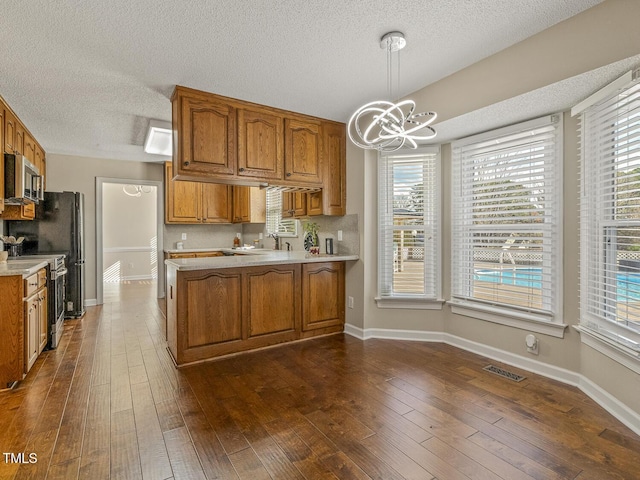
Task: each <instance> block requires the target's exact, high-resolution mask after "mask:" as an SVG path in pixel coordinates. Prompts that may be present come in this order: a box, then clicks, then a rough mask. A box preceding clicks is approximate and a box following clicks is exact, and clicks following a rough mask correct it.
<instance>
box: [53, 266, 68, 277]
mask: <svg viewBox="0 0 640 480" xmlns="http://www.w3.org/2000/svg"><path fill="white" fill-rule="evenodd" d="M66 274H67V269H66V268H63V269H61V270H54V271H53V272H51V280H56V279H57V278H58V277H63V276H65V275H66Z"/></svg>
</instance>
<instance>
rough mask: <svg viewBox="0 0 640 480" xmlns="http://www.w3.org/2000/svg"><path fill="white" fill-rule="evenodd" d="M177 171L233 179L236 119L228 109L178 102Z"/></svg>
mask: <svg viewBox="0 0 640 480" xmlns="http://www.w3.org/2000/svg"><path fill="white" fill-rule="evenodd" d="M181 134H182V136H181V138H180V141H181V142H183V143H182V145H181V153H182V159H181V160H182V163H181V166H180V168H181V170H183V171H185V172H189V171H195V172H203V173H215V174H228V175H234V174H235V172H236V152H235V135H236V117H235V109H234V108H233V107H231V106H229V105H224V104H218V103H214V102H208V101H204V100H199V99H192V98H188V97H186V98H183V99H182V129H181Z"/></svg>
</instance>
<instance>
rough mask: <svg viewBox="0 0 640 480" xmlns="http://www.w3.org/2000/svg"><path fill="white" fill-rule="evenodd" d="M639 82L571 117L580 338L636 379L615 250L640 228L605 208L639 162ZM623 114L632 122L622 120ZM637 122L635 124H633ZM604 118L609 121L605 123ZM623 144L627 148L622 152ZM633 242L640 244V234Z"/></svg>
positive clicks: (636, 341) (623, 81)
mask: <svg viewBox="0 0 640 480" xmlns="http://www.w3.org/2000/svg"><path fill="white" fill-rule="evenodd" d="M639 81H640V69H636V70H635V71H630V72H627V73H626V74H625V75H623V76H622V77H620V78H618V79H617V80H615V81H613V82H612V83H610V84H609V85H607V86H605V87H604V88H602V89H601V90H599V91H598V92H596V93H595V94H594V95H592V97H589V98H588V99H586V100H585V101H583V102H581V103H580V104H578V105H576V107H574V108H573V109H572V115H574V116H575V115H578V114H580V132H581V138H580V151H581V155H580V174H581V185H580V236H581V238H580V245H581V248H580V256H581V258H580V323H579V325H577V326H576V327H575V328H576V330H578V331H579V332H580V333H581V336H580V337H581V341H582V342H583V343H584V344H586V345H588V346H590V347H592V348H594V349H596V350H598V351H599V352H601V353H603V354H604V355H606V356H608V357H610V358H612V359H614V360H615V361H617V362H618V363H621V364H623V365H625V366H627V367H628V368H630V369H632V370H634V371H635V372H636V373H640V323H638V324H635V323H637V322H636V321H634V325H633V326H630V325H627V324H623V323H624V317H620V316H619V315H618V309H619V305H620V303H621V302H620V300H619V299H618V289H617V282H618V279H617V276H618V274H619V271H620V270H619V268H620V265H618V253H619V251H618V248H617V247H618V246H619V245H621V244H619V243H618V235H619V233H618V232H619V231H620V230H625V229H627V230H630V229H638V228H640V214H639V215H637V216H636V217H632V218H616V216H617V214H618V213H619V212H618V211H617V209H618V208H620V207H619V206H617V205H616V203H610V204H608V203H607V202H608V201H609V200H610V201H612V202H615V201H616V199H617V198H618V194H619V193H620V192H623V191H624V189H618V188H617V182H616V179H617V178H618V177H617V173H616V172H617V170H618V167H620V168H623V167H624V165H627V167H626V168H630V165H631V164H635V163H638V162H639V160H635V159H636V158H638V156H639V155H640V147H637V142H638V140H637V139H638V138H640V134H639V133H638V132H639V131H640V86H639ZM627 98H632V101H633V103H631V105H627V104H625V102H624V100H625V99H627ZM629 108H630V111H629ZM625 114H628V115H629V116H628V117H624V115H625ZM636 117H637V120H633V121H631V123H630V120H631V119H633V118H636ZM603 118H604V119H606V118H611V120H609V121H602V119H603ZM621 119H622V121H621ZM614 120H615V121H614ZM607 122H610V124H609V125H608V124H607ZM636 125H637V127H638V128H637V129H635V130H630V131H628V132H622V130H625V129H626V128H627V127H631V128H632V129H633V128H636ZM618 126H619V127H618ZM629 134H633V135H632V136H631V137H630V138H631V139H632V140H633V142H632V143H631V145H633V148H632V149H631V150H630V149H629V148H628V145H629V143H628V141H624V142H623V141H622V140H621V139H622V138H624V137H625V136H629ZM605 142H606V144H607V145H610V147H609V148H608V149H607V150H605V151H604V153H601V152H602V151H601V150H600V148H599V147H602V145H603V143H605ZM625 143H626V144H627V147H624V146H623V147H620V145H621V144H622V145H624V144H625ZM630 159H633V160H631V161H630ZM636 168H640V167H636ZM631 171H633V169H632V170H631ZM636 185H637V183H636ZM633 238H640V234H639V235H637V236H635V237H633ZM622 251H624V250H622ZM622 305H625V302H622ZM627 308H628V305H627ZM628 322H629V319H628V318H627V322H626V323H628Z"/></svg>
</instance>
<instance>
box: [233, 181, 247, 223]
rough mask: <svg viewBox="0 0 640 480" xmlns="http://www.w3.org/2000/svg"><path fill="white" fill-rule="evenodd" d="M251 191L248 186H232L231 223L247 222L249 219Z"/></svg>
mask: <svg viewBox="0 0 640 480" xmlns="http://www.w3.org/2000/svg"><path fill="white" fill-rule="evenodd" d="M250 208H251V191H250V190H249V187H240V186H234V187H233V223H242V222H248V221H249V219H250V216H251V215H250V213H251V212H250V211H249V209H250Z"/></svg>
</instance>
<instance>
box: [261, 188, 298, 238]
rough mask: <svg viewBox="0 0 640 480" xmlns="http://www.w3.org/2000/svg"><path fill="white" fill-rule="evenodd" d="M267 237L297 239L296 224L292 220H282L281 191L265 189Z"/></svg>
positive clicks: (278, 189)
mask: <svg viewBox="0 0 640 480" xmlns="http://www.w3.org/2000/svg"><path fill="white" fill-rule="evenodd" d="M266 216H267V235H271V234H274V233H275V234H277V235H278V236H279V237H297V236H298V222H296V220H295V219H293V218H285V219H283V218H282V189H280V188H278V187H269V188H267V215H266Z"/></svg>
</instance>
